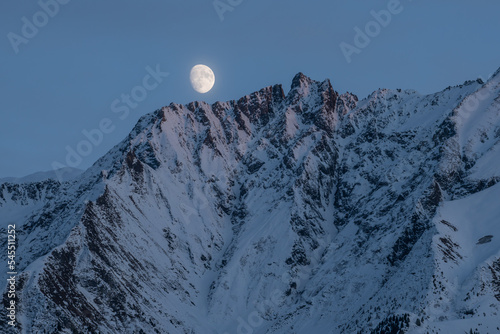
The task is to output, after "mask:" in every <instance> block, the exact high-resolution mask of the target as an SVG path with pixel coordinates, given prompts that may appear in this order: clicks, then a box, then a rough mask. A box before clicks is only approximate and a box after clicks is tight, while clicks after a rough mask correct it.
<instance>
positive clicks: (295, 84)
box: [290, 72, 314, 90]
mask: <svg viewBox="0 0 500 334" xmlns="http://www.w3.org/2000/svg"><path fill="white" fill-rule="evenodd" d="M313 82H314V80H312V79H311V78H309V77H308V76H306V75H304V73H302V72H299V73H297V74H296V75H295V76H294V77H293V80H292V86H291V88H290V89H291V90H293V89H295V88H299V87H300V88H302V87H306V86H309V85H311V84H312V83H313Z"/></svg>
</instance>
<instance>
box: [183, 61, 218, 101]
mask: <svg viewBox="0 0 500 334" xmlns="http://www.w3.org/2000/svg"><path fill="white" fill-rule="evenodd" d="M189 78H190V79H191V85H192V86H193V89H194V90H195V91H197V92H198V93H202V94H205V93H208V92H209V91H210V90H211V89H212V87H213V86H214V84H215V75H214V72H213V71H212V69H211V68H210V67H208V66H206V65H201V64H200V65H196V66H194V67H193V68H192V69H191V75H190V76H189Z"/></svg>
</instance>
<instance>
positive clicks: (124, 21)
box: [0, 0, 500, 177]
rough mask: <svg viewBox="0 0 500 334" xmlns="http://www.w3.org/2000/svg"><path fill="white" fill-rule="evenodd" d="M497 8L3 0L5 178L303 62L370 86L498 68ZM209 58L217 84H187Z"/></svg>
mask: <svg viewBox="0 0 500 334" xmlns="http://www.w3.org/2000/svg"><path fill="white" fill-rule="evenodd" d="M57 1H58V2H57ZM216 6H217V9H216V8H215V7H216ZM57 7H58V8H57ZM381 11H382V12H381ZM47 13H49V14H50V15H49V14H47ZM499 13H500V2H499V1H498V0H484V1H467V0H440V1H435V0H413V1H412V0H401V1H397V0H389V1H387V0H384V1H379V0H376V1H374V0H356V1H335V0H308V1H305V0H304V1H298V0H273V1H269V0H216V1H213V0H168V1H167V0H141V1H138V0H135V1H133V0H109V1H96V0H86V1H78V0H41V1H22V2H21V1H2V3H1V4H0V35H1V36H2V37H1V38H0V54H1V57H2V58H1V62H0V97H1V99H0V156H1V163H0V177H4V176H23V175H26V174H30V173H33V172H36V171H42V170H43V171H45V170H50V169H52V166H53V163H54V162H58V163H59V164H61V165H66V164H67V161H66V160H67V159H66V158H67V154H68V148H69V149H70V150H71V149H72V150H77V149H78V144H79V143H81V142H82V141H83V140H86V136H85V133H87V135H88V134H89V133H90V134H92V133H94V134H95V132H92V131H93V129H97V128H99V127H101V129H102V130H103V131H104V132H103V131H101V133H102V134H103V135H102V138H100V137H99V136H96V137H93V138H94V143H95V144H92V146H91V147H90V148H88V147H80V149H82V150H83V149H88V153H87V151H85V152H86V154H88V155H87V156H85V157H81V161H79V162H78V163H74V162H75V160H73V161H72V162H73V163H74V165H75V166H76V167H78V168H81V169H85V168H87V167H89V166H90V165H91V164H92V163H94V162H95V160H96V159H97V158H99V157H100V156H102V155H103V154H105V153H106V152H107V151H108V150H109V149H110V148H111V147H113V146H114V145H115V144H117V143H118V142H119V141H120V140H122V139H123V138H124V137H125V136H126V135H127V134H128V133H129V132H130V130H131V129H132V127H133V126H134V124H135V123H136V121H137V119H138V118H139V117H140V116H141V115H143V114H145V113H148V112H152V111H154V110H155V109H158V108H160V107H162V106H164V105H168V104H170V102H177V103H187V102H190V101H193V100H205V101H207V102H209V103H212V102H215V101H217V100H231V99H238V98H239V97H241V96H243V95H246V94H248V93H251V92H253V91H256V90H258V89H260V88H262V87H265V86H268V85H272V84H276V83H282V84H283V85H284V87H285V89H288V87H289V86H290V83H291V80H292V78H293V76H294V75H295V74H296V73H297V72H304V73H305V74H306V75H308V76H310V77H312V78H313V79H316V80H323V79H326V78H330V79H331V81H332V84H333V86H334V89H335V90H337V91H339V92H341V93H342V92H345V91H350V92H353V93H355V94H357V95H358V96H359V97H360V98H364V97H366V96H367V95H368V94H369V93H371V92H372V91H374V90H376V89H377V88H382V87H383V88H412V89H416V90H418V91H419V92H421V93H432V92H435V91H439V90H441V89H444V88H445V87H447V86H449V85H456V84H461V83H463V82H464V81H465V80H469V79H476V78H478V77H481V78H483V79H486V78H487V77H488V76H489V75H491V74H492V73H493V72H494V71H495V70H496V69H497V68H498V67H500V57H499V55H500V43H499V42H498V32H499V31H500V16H499ZM377 20H378V21H377ZM360 32H361V33H360ZM342 50H344V51H342ZM346 55H347V56H346ZM348 60H349V61H348ZM199 63H202V64H206V65H208V66H210V67H211V68H212V69H213V71H214V72H215V77H216V83H215V86H214V88H213V89H212V90H211V91H210V92H209V93H207V94H199V93H196V92H195V91H194V90H193V89H192V88H191V86H190V83H189V72H190V69H191V67H192V66H194V65H196V64H199ZM167 72H168V76H167V75H166V73H167ZM122 94H123V95H122ZM127 96H129V97H128V98H127ZM134 97H135V98H134ZM82 152H84V151H82ZM56 165H57V164H56Z"/></svg>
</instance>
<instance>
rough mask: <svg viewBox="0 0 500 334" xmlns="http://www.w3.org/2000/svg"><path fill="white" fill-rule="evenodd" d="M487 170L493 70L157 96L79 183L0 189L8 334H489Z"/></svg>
mask: <svg viewBox="0 0 500 334" xmlns="http://www.w3.org/2000/svg"><path fill="white" fill-rule="evenodd" d="M499 166H500V71H497V72H496V73H495V75H493V76H492V77H491V78H490V79H489V80H488V81H487V82H483V81H481V80H479V79H478V80H476V81H469V82H466V83H464V84H463V85H460V86H456V87H448V88H446V89H445V90H443V91H441V92H438V93H435V94H431V95H421V94H419V93H417V92H415V91H411V90H404V91H403V90H388V89H381V90H377V91H375V92H374V93H372V94H371V95H370V96H368V97H367V98H365V99H363V100H360V101H359V100H358V98H357V97H356V96H355V95H353V94H350V93H344V94H339V93H337V92H336V91H335V90H334V89H333V88H332V85H331V84H330V82H329V81H328V80H326V81H324V82H317V81H314V80H311V79H310V78H308V77H306V76H304V75H303V74H301V73H299V74H298V75H297V76H295V78H294V79H293V82H292V86H291V89H290V91H289V92H288V93H287V94H285V92H284V90H283V88H282V86H281V85H275V86H272V87H266V88H264V89H262V90H260V91H258V92H255V93H253V94H250V95H247V96H245V97H243V98H241V99H239V100H238V101H229V102H217V103H215V104H213V105H209V104H206V103H204V102H193V103H190V104H188V105H178V104H170V105H169V106H167V107H164V108H162V109H161V110H157V111H155V112H154V113H151V114H147V115H145V116H143V117H142V118H141V119H140V120H139V122H138V123H137V125H136V126H135V128H134V129H133V130H132V132H131V133H130V135H129V136H128V137H127V138H126V139H125V140H123V141H122V142H121V143H120V144H118V145H117V146H116V147H115V148H113V149H112V150H111V151H110V152H108V153H107V154H106V155H105V156H103V157H102V158H101V159H100V160H98V161H97V162H96V163H95V164H94V166H92V167H91V168H90V169H88V170H87V171H85V172H84V173H83V174H81V175H80V176H79V177H78V178H76V179H72V180H69V181H65V182H59V181H56V180H51V179H48V180H45V181H41V182H32V183H23V184H18V183H10V182H6V183H3V184H1V185H0V215H1V217H3V220H2V226H1V234H2V235H6V228H7V224H15V225H16V229H17V236H18V248H17V261H18V267H17V270H18V271H19V275H18V282H17V290H18V299H17V306H18V310H17V312H18V313H17V319H18V330H19V331H20V332H23V333H207V334H208V333H220V334H224V333H358V332H359V333H397V332H398V329H399V332H400V333H403V332H407V333H427V332H429V333H432V332H434V333H463V332H464V331H467V332H469V330H470V329H472V330H476V329H477V331H478V332H479V333H496V332H499V331H500V330H499V329H498V328H499V327H500V320H499V319H500V314H499V313H500V221H498V217H500V206H499V204H500V203H499V201H500V184H499V183H498V181H500V167H499ZM6 243H7V240H6V239H5V238H4V239H3V240H2V241H1V247H2V249H6V246H7V245H6ZM4 254H5V252H4V253H2V261H3V262H4V263H5V261H6V260H7V259H6V255H4ZM6 278H7V268H6V267H5V266H1V267H0V279H1V280H2V282H5V281H6ZM5 289H7V288H5ZM5 292H6V290H4V296H3V301H4V305H5V306H6V305H7V303H8V297H7V294H6V293H5ZM3 312H4V313H5V309H4V310H3ZM1 316H2V319H6V317H5V314H2V315H1ZM0 324H1V328H2V329H0V330H3V331H5V332H8V330H10V329H9V327H10V326H9V325H8V324H7V323H6V322H3V321H2V322H0Z"/></svg>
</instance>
